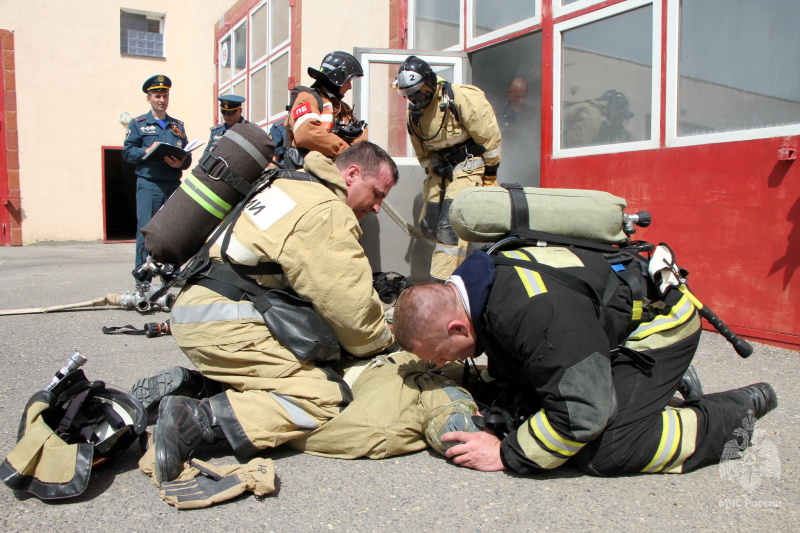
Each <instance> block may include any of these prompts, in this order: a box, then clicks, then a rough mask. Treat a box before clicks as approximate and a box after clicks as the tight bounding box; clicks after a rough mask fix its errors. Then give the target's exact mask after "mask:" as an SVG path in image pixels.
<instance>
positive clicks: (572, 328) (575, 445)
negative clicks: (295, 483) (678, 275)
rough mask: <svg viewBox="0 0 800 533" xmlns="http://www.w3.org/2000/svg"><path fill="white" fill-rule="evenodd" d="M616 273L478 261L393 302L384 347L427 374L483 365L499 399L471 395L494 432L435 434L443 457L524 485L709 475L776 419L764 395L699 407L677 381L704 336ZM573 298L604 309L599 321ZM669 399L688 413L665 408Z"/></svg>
mask: <svg viewBox="0 0 800 533" xmlns="http://www.w3.org/2000/svg"><path fill="white" fill-rule="evenodd" d="M528 265H531V266H528ZM551 267H552V268H551ZM629 268H634V269H635V268H636V265H629ZM548 272H555V274H551V273H548ZM619 272H621V273H619V274H615V273H614V272H612V268H611V266H610V263H609V261H608V260H606V258H605V257H604V256H603V254H602V253H600V252H595V251H588V250H582V249H579V248H566V247H559V246H553V247H550V246H548V247H537V246H531V247H522V248H514V249H508V250H506V251H501V252H500V254H499V255H498V256H496V257H493V256H491V255H489V254H487V253H485V252H482V251H478V252H475V253H473V254H471V255H470V257H469V258H468V259H467V260H466V261H465V262H464V264H462V265H461V267H459V268H458V269H457V270H456V271H455V272H454V273H453V276H451V278H450V279H449V280H448V282H447V283H446V284H444V285H441V284H433V283H432V284H425V285H416V286H414V287H411V288H409V289H407V290H406V291H405V292H404V293H403V294H402V295H401V296H400V298H399V299H398V302H397V306H396V308H395V312H394V333H395V336H396V339H397V341H398V342H399V343H400V344H401V345H402V346H403V347H404V348H406V349H408V350H410V351H412V352H413V353H415V354H416V355H418V356H419V357H420V358H422V359H424V360H430V361H433V362H434V363H436V364H437V365H442V364H445V363H446V362H449V361H456V360H464V359H467V358H469V357H474V356H477V355H478V354H480V353H482V352H484V353H486V355H487V357H488V362H489V364H488V373H489V374H490V376H491V377H492V378H494V379H495V380H497V381H496V382H495V384H501V385H502V386H500V387H497V388H496V389H495V391H494V392H491V393H490V397H489V398H488V401H487V399H484V400H481V398H480V397H479V395H476V399H478V403H479V404H480V403H491V402H494V403H495V408H496V410H495V411H492V410H489V411H487V413H488V414H489V415H493V414H497V415H499V418H497V417H493V418H492V419H490V418H489V417H487V418H484V419H483V420H482V421H481V419H480V418H477V419H476V420H477V422H478V423H479V425H481V423H483V425H485V426H488V428H490V429H491V428H493V429H494V432H491V431H470V430H469V429H468V430H467V431H465V432H451V433H446V434H444V435H443V436H442V441H443V445H444V446H451V447H450V448H449V449H447V451H446V455H447V457H451V458H453V460H454V462H455V463H456V464H458V465H461V466H467V467H470V468H475V469H477V470H484V471H495V470H505V469H509V470H513V471H515V472H518V473H522V474H535V473H538V472H542V471H544V470H550V469H554V468H557V467H559V466H561V465H563V464H564V463H566V462H567V461H568V460H570V459H572V460H573V461H574V462H576V463H577V465H578V466H579V467H580V468H581V469H582V470H584V471H585V472H587V473H589V474H593V475H602V476H608V475H620V474H633V473H638V472H648V473H651V472H652V473H654V472H669V473H682V472H688V471H690V470H693V469H696V468H699V467H701V466H704V465H708V464H713V463H717V462H719V460H720V457H721V456H722V454H723V450H724V449H725V447H726V443H729V442H730V441H734V442H738V441H737V440H736V439H737V435H738V433H737V431H739V432H741V431H744V430H743V429H740V428H741V427H742V426H743V425H744V426H745V428H749V430H750V431H752V427H753V422H754V419H758V418H761V417H762V416H764V415H765V414H766V413H768V412H769V411H771V410H772V409H774V408H775V407H776V406H777V397H776V395H775V391H774V390H773V389H772V387H771V386H770V385H769V384H767V383H757V384H754V385H750V386H748V387H744V388H741V389H735V390H730V391H727V392H721V393H715V394H708V395H702V394H701V393H700V392H699V391H698V388H699V382H698V381H697V380H696V378H695V377H693V376H696V375H693V374H692V372H688V373H687V369H689V364H690V362H691V361H692V357H693V356H694V353H695V350H696V349H697V345H698V341H699V338H700V331H701V328H700V320H699V317H698V316H697V311H696V310H695V307H693V306H692V304H691V303H690V302H689V301H688V299H687V297H686V296H685V295H684V294H683V293H682V292H680V291H678V290H674V289H670V290H668V291H667V292H666V294H665V295H664V296H663V297H662V295H661V293H660V292H658V290H657V289H656V287H655V285H654V284H653V283H652V282H651V281H650V280H649V279H648V280H647V284H646V286H645V287H643V288H642V290H643V291H644V292H643V293H641V292H640V293H639V294H640V296H638V297H635V296H634V295H633V294H634V292H635V291H634V290H633V289H632V288H631V287H630V286H629V285H628V283H627V282H626V281H624V276H623V274H624V270H620V271H619ZM637 277H638V279H644V278H642V276H641V275H634V276H633V278H632V279H633V280H634V284H635V280H636V279H637ZM565 278H566V279H567V284H565V283H564V279H565ZM559 279H560V281H556V280H559ZM569 279H572V280H573V281H572V282H569ZM575 280H580V281H575ZM569 284H575V285H576V286H579V287H584V288H586V289H587V290H588V287H591V288H592V289H594V290H595V291H596V294H599V295H608V296H610V300H607V301H608V304H607V306H605V307H606V309H605V310H602V309H601V312H598V306H597V305H596V302H595V301H593V300H592V298H590V297H589V296H588V294H591V293H589V292H587V293H582V291H581V290H575V288H574V287H569V286H568V285H569ZM608 285H610V286H608ZM607 289H608V291H607ZM634 301H636V303H634ZM643 302H644V303H645V305H644V306H642V303H643ZM599 317H605V318H602V319H601V318H599ZM609 345H611V346H613V347H614V348H615V349H614V350H610V349H609ZM684 375H686V378H683V376H684ZM679 385H682V388H683V390H682V393H683V394H684V397H685V398H688V399H687V401H686V402H685V404H684V405H683V406H681V407H677V408H673V407H667V405H668V402H670V400H671V399H672V398H673V395H674V394H675V391H676V390H677V389H678V388H679ZM490 386H491V384H490V385H487V387H490ZM476 394H478V393H476ZM464 429H467V428H466V427H465V428H464Z"/></svg>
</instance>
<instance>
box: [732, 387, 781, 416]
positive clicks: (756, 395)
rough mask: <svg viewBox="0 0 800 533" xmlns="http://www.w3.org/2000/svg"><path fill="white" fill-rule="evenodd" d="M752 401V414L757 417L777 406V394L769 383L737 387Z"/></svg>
mask: <svg viewBox="0 0 800 533" xmlns="http://www.w3.org/2000/svg"><path fill="white" fill-rule="evenodd" d="M739 390H741V391H744V392H746V393H747V394H748V396H750V399H751V400H752V401H753V416H755V417H756V418H757V419H758V418H761V417H762V416H764V415H765V414H767V413H769V412H770V411H772V410H773V409H775V408H776V407H778V395H777V394H775V389H773V388H772V385H770V384H769V383H764V382H762V383H754V384H752V385H748V386H747V387H742V388H741V389H739Z"/></svg>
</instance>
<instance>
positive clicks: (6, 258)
mask: <svg viewBox="0 0 800 533" xmlns="http://www.w3.org/2000/svg"><path fill="white" fill-rule="evenodd" d="M133 257H134V249H133V245H132V244H113V245H109V244H106V245H103V244H76V245H65V246H29V247H0V280H1V281H2V282H1V283H0V308H2V309H20V308H42V307H50V306H58V305H66V304H74V303H79V302H86V301H89V300H93V299H95V298H101V297H103V296H105V295H106V294H109V293H114V292H124V291H129V290H132V289H133V281H132V278H131V276H130V270H131V268H132V265H133ZM764 312H775V311H774V310H769V309H765V311H764ZM167 318H168V316H167V315H166V314H165V313H162V312H158V313H154V314H150V315H141V314H139V313H138V312H137V311H128V310H122V309H119V308H116V309H100V308H84V309H82V310H75V311H68V312H50V313H46V314H43V313H37V314H25V315H13V316H0V361H2V366H3V371H2V374H0V375H1V376H2V378H1V379H0V381H1V382H0V457H3V458H4V457H5V456H6V455H7V454H8V453H9V452H10V451H11V449H12V448H13V447H14V444H15V442H16V434H17V428H18V425H19V420H20V416H21V415H22V412H23V409H24V406H25V404H26V402H27V400H28V398H29V397H30V396H31V395H32V394H33V393H34V392H35V391H36V390H38V389H40V388H42V387H43V386H44V385H45V384H47V382H48V381H49V380H50V379H51V377H52V376H53V375H54V373H55V372H56V371H58V370H59V369H60V368H61V366H62V365H63V363H64V362H65V360H66V358H67V357H68V356H69V354H70V353H71V352H72V350H78V351H80V352H81V353H82V354H83V355H84V356H86V357H87V358H88V362H87V363H86V365H85V366H84V369H85V371H86V373H87V376H88V377H89V379H92V380H103V381H106V382H108V383H111V384H113V385H116V386H118V387H120V388H123V389H126V390H127V389H128V388H129V387H130V385H131V384H132V383H133V382H134V381H135V380H136V379H137V378H140V377H144V376H149V375H152V374H155V373H157V372H158V371H159V370H160V369H162V368H164V367H167V366H171V365H188V361H187V360H186V359H185V357H184V356H183V354H182V353H181V351H180V350H179V349H178V348H177V346H176V345H175V343H174V341H173V339H172V338H171V337H159V338H153V339H148V338H146V337H144V336H127V335H105V334H103V333H102V331H101V329H102V327H103V326H124V325H127V324H131V325H133V326H136V327H137V328H141V327H142V326H143V325H144V324H145V323H146V322H163V321H165V320H166V319H167ZM722 318H723V319H724V317H722ZM754 347H755V353H754V354H753V355H752V356H751V357H750V358H749V359H741V358H740V357H739V356H738V355H736V353H735V352H734V351H733V349H732V348H731V347H730V345H728V344H727V342H726V341H725V340H724V339H723V338H722V337H721V336H720V335H717V334H715V333H708V332H706V333H704V334H703V337H702V341H701V345H700V349H699V351H698V352H697V356H696V358H695V367H696V368H697V370H698V373H699V374H700V377H701V378H702V381H703V386H704V388H705V391H706V392H715V391H722V390H726V389H730V388H735V387H740V386H744V385H748V384H750V383H754V382H759V381H768V382H770V383H771V384H772V385H773V386H774V387H775V390H776V391H777V392H778V396H779V398H780V406H779V407H778V409H776V410H775V411H773V412H772V413H770V414H769V415H767V416H766V417H765V418H764V419H763V420H761V421H759V422H758V425H757V432H756V437H755V439H754V441H755V442H756V444H755V445H754V446H753V447H752V448H751V449H750V450H751V453H749V454H748V455H747V456H746V459H745V460H741V461H737V462H736V463H737V464H738V465H741V466H740V467H737V468H735V469H734V470H735V471H734V472H732V473H727V474H724V475H723V472H722V470H721V469H720V468H719V467H717V466H712V467H707V468H704V469H701V470H699V471H696V472H692V473H689V474H684V475H639V476H629V477H621V478H597V477H590V476H587V475H585V474H583V473H582V472H581V471H579V470H578V469H576V468H572V467H570V466H565V467H563V468H561V469H558V470H557V471H554V472H553V473H549V474H547V475H543V476H537V477H520V476H515V475H511V474H508V473H505V472H494V473H484V472H477V471H473V470H469V469H466V468H460V467H457V466H454V465H453V464H451V463H449V462H448V461H446V460H445V459H443V458H442V457H440V456H438V455H436V454H434V453H433V452H430V451H427V450H426V451H423V452H418V453H414V454H409V455H405V456H400V457H394V458H390V459H384V460H379V461H374V460H368V459H364V460H355V461H346V460H337V459H326V458H320V457H315V456H311V455H306V454H302V453H298V452H295V451H292V450H284V449H282V448H278V449H275V450H272V451H268V452H264V456H265V457H270V458H272V459H274V461H275V471H276V475H277V477H278V490H277V492H276V493H274V494H272V495H270V496H267V497H265V498H263V499H257V498H255V497H254V496H253V495H252V494H249V493H247V494H245V495H244V496H242V497H240V498H238V499H236V500H232V501H229V502H226V503H223V504H220V505H216V506H214V507H211V508H207V509H201V510H193V511H179V510H176V509H174V508H172V507H170V506H169V505H167V504H166V503H165V502H163V501H161V500H160V499H159V497H158V494H157V490H156V488H155V487H154V486H153V485H151V484H150V479H149V478H148V477H146V476H144V475H143V474H141V473H140V472H139V470H138V468H137V461H138V458H139V452H138V449H137V447H136V446H135V445H134V446H132V447H131V448H129V449H128V450H127V451H126V452H125V453H124V454H123V455H122V456H121V457H120V458H118V459H116V460H115V461H113V462H110V463H107V464H105V465H103V466H100V467H98V468H96V469H95V470H94V471H93V472H92V475H91V479H90V482H89V486H88V488H87V490H86V491H85V492H84V493H83V494H82V495H81V496H79V497H76V498H74V499H70V500H63V501H58V502H51V503H47V502H43V501H40V500H38V499H37V498H35V497H33V496H30V495H28V494H27V493H20V492H14V491H12V490H10V489H8V488H7V487H5V486H0V530H2V531H42V530H57V531H60V532H70V531H137V532H152V531H197V532H207V531H223V530H224V531H226V532H236V531H248V532H252V531H276V532H294V531H298V532H300V531H303V532H305V531H311V532H316V531H342V532H351V531H381V532H384V531H385V532H391V531H436V532H450V531H454V532H455V531H457V532H469V531H606V530H625V531H686V530H691V531H742V530H758V531H796V530H797V528H798V526H797V524H798V510H799V509H800V506H799V505H798V502H800V476H798V469H799V468H800V416H799V415H798V413H800V399H798V394H797V393H796V391H797V390H798V388H799V387H800V360H799V359H798V353H797V352H794V351H789V350H783V349H778V348H774V347H770V346H767V345H760V344H756V345H754ZM770 450H773V451H774V450H777V457H778V458H779V461H780V468H779V472H776V471H775V469H774V468H773V469H769V468H767V466H766V460H767V457H768V452H769V451H770ZM773 455H774V454H773ZM199 457H200V458H202V459H206V460H208V461H210V462H212V463H214V464H219V465H224V464H236V463H238V462H241V461H239V460H238V459H237V458H235V457H234V456H233V455H232V453H231V451H230V450H229V449H226V448H224V447H220V446H215V447H210V448H204V449H203V453H201V454H200V455H199ZM728 464H729V465H730V464H731V463H728Z"/></svg>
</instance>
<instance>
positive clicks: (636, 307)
mask: <svg viewBox="0 0 800 533" xmlns="http://www.w3.org/2000/svg"><path fill="white" fill-rule="evenodd" d="M641 319H642V301H641V300H634V301H633V308H632V309H631V320H641Z"/></svg>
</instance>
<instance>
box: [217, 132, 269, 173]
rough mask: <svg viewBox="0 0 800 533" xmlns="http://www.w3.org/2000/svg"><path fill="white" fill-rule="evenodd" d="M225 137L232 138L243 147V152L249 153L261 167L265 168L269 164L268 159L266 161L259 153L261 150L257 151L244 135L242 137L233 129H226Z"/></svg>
mask: <svg viewBox="0 0 800 533" xmlns="http://www.w3.org/2000/svg"><path fill="white" fill-rule="evenodd" d="M225 137H227V138H229V139H230V140H232V141H233V142H235V143H236V144H238V145H239V146H241V147H242V148H244V150H245V152H247V153H248V154H250V157H252V158H253V159H255V161H256V163H258V164H259V165H261V168H267V165H269V161H267V158H266V157H264V156H263V155H261V152H259V151H258V149H257V148H256V147H255V146H253V144H252V143H251V142H250V141H248V140H247V139H245V138H244V137H242V136H241V135H239V134H238V133H236V132H235V131H233V130H228V131H226V132H225Z"/></svg>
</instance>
